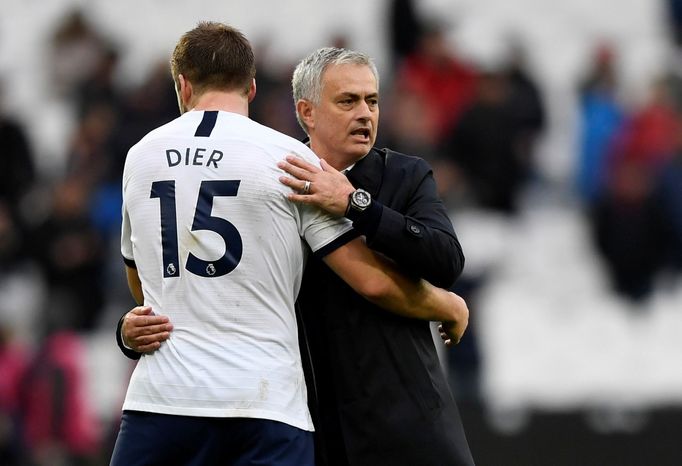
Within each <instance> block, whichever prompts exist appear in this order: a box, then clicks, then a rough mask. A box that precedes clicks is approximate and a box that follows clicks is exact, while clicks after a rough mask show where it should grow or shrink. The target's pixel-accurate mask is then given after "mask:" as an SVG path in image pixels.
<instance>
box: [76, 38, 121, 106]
mask: <svg viewBox="0 0 682 466" xmlns="http://www.w3.org/2000/svg"><path fill="white" fill-rule="evenodd" d="M118 62H119V52H118V50H116V49H115V48H113V47H111V46H109V47H107V48H105V49H103V50H102V53H101V54H100V55H99V56H98V59H97V62H96V64H95V67H94V68H93V70H92V72H91V74H89V75H85V76H83V80H82V82H81V83H80V85H79V86H78V87H77V88H76V89H75V93H76V95H75V97H74V99H75V101H76V106H77V114H78V116H79V118H83V116H84V115H85V114H86V113H87V112H88V111H89V110H90V108H91V107H93V106H106V107H109V108H111V109H112V110H114V111H115V112H118V111H119V107H120V106H121V103H122V97H121V95H120V91H119V89H118V88H117V86H116V84H115V81H114V73H115V72H116V67H117V66H118Z"/></svg>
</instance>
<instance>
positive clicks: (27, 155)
mask: <svg viewBox="0 0 682 466" xmlns="http://www.w3.org/2000/svg"><path fill="white" fill-rule="evenodd" d="M1 99H2V88H1V87H0V147H2V153H1V154H0V264H1V265H0V274H2V273H3V271H6V270H7V269H8V268H9V267H11V266H12V265H15V264H16V263H17V262H18V261H20V260H21V259H23V258H24V256H25V253H26V251H25V247H26V245H25V241H24V239H25V237H26V230H27V219H26V218H25V217H26V216H25V212H24V209H22V202H23V200H24V199H25V196H26V195H27V194H28V193H29V191H30V190H31V188H32V187H33V183H34V180H35V168H34V163H33V154H32V153H31V149H30V146H29V142H28V138H27V136H26V133H25V131H24V129H23V127H22V126H21V125H20V124H19V123H18V122H17V121H14V120H13V119H12V118H10V117H8V116H7V115H5V113H4V112H3V111H2V101H1Z"/></svg>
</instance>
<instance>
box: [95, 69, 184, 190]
mask: <svg viewBox="0 0 682 466" xmlns="http://www.w3.org/2000/svg"><path fill="white" fill-rule="evenodd" d="M120 108H121V113H120V115H119V118H118V119H117V125H116V127H115V128H114V129H113V133H112V136H111V140H110V141H109V143H110V144H109V150H110V151H111V156H112V161H111V164H110V166H109V171H108V176H107V177H106V178H107V180H108V181H114V182H119V180H120V179H121V175H122V173H123V165H124V163H125V157H126V155H127V154H128V149H130V148H131V147H132V146H133V145H134V144H136V143H137V142H138V141H139V140H140V139H141V138H142V137H143V136H144V135H145V134H147V133H148V132H149V131H151V130H152V129H154V128H156V127H157V126H161V125H162V124H164V123H168V122H169V121H170V120H172V119H173V118H175V117H177V116H178V112H179V110H178V101H177V96H176V95H175V85H174V84H173V79H172V78H171V74H170V68H169V65H168V62H167V61H165V60H164V61H159V62H158V63H156V64H155V65H153V66H151V67H150V71H149V75H148V76H147V79H146V80H145V81H144V82H143V83H142V85H140V86H139V87H137V88H135V89H132V90H130V91H129V92H127V94H126V98H125V100H124V101H123V103H122V105H121V106H120Z"/></svg>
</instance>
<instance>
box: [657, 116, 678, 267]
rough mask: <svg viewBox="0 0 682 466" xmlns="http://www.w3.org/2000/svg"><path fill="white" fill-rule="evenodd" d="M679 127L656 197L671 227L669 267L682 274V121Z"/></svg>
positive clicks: (658, 182)
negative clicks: (675, 142) (673, 150)
mask: <svg viewBox="0 0 682 466" xmlns="http://www.w3.org/2000/svg"><path fill="white" fill-rule="evenodd" d="M678 125H679V126H678V127H679V128H680V129H679V130H678V131H677V132H676V133H677V144H676V150H675V154H674V155H673V157H671V158H670V160H668V161H667V162H666V163H665V164H664V165H663V166H662V167H661V169H660V170H659V172H658V176H657V178H656V196H657V200H658V202H659V203H660V205H661V207H662V209H663V215H664V216H665V219H666V225H667V226H668V227H669V246H670V253H669V254H668V257H669V258H670V263H669V265H670V266H672V268H673V270H674V271H675V272H676V273H678V274H679V273H681V272H682V121H680V122H678Z"/></svg>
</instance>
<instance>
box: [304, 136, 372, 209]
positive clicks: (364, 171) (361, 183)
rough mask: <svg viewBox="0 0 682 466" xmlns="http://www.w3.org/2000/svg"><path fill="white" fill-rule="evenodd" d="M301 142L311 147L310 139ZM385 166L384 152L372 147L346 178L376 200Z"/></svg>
mask: <svg viewBox="0 0 682 466" xmlns="http://www.w3.org/2000/svg"><path fill="white" fill-rule="evenodd" d="M301 142H302V143H303V144H305V145H306V146H308V147H310V138H309V137H306V138H304V139H303V140H302V141H301ZM384 164H385V153H384V151H381V150H379V149H377V148H375V147H372V149H371V150H370V151H369V154H367V155H366V156H365V157H363V158H362V159H360V160H358V161H357V162H356V163H355V165H353V168H351V169H350V171H348V173H347V174H346V176H347V177H348V179H349V180H350V182H351V183H352V184H353V186H354V187H356V188H362V189H364V190H365V191H368V192H369V193H370V194H371V195H372V197H374V198H376V197H377V196H378V195H379V189H381V182H382V181H383V176H384Z"/></svg>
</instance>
